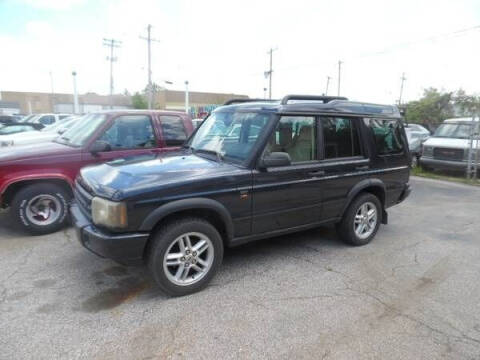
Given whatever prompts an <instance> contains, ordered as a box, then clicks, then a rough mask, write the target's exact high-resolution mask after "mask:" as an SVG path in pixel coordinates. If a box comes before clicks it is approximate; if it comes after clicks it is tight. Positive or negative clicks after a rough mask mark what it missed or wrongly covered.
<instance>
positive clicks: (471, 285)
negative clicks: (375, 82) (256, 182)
mask: <svg viewBox="0 0 480 360" xmlns="http://www.w3.org/2000/svg"><path fill="white" fill-rule="evenodd" d="M411 183H412V185H413V193H412V195H411V197H410V198H409V199H408V200H407V201H406V202H405V203H403V204H401V205H399V206H397V207H395V208H392V209H390V211H389V214H390V215H389V220H390V224H389V225H388V226H382V228H381V229H380V231H379V233H378V235H377V237H376V239H375V240H374V241H373V242H372V243H371V244H370V245H368V246H365V247H361V248H352V247H348V246H345V245H343V244H342V243H341V242H339V241H338V240H337V239H336V237H335V233H334V231H333V230H332V229H330V228H321V229H318V230H314V231H308V232H303V233H300V234H297V235H290V236H284V237H279V238H275V239H271V240H266V241H261V242H257V243H253V244H249V245H246V246H243V247H240V248H236V249H231V250H228V252H227V253H226V256H225V260H224V265H223V266H222V268H221V270H220V273H219V274H218V275H217V277H216V278H215V279H214V281H213V283H212V285H211V286H209V287H208V288H207V289H206V290H205V291H203V292H201V293H198V294H194V295H191V296H188V297H183V298H168V297H166V296H164V295H162V294H161V293H160V292H159V291H158V290H157V289H156V287H155V284H154V283H153V281H152V279H151V278H150V277H149V275H148V274H147V273H146V271H145V269H143V268H125V267H122V266H119V265H116V264H115V263H113V262H111V261H108V260H104V259H100V258H97V257H96V256H94V255H92V254H90V253H89V252H88V251H86V250H84V249H83V248H81V247H80V245H79V244H78V243H77V242H76V239H75V237H74V232H73V230H72V229H67V230H65V231H63V232H59V233H56V234H53V235H50V236H42V237H28V236H24V235H23V234H20V233H18V232H14V231H13V230H12V229H10V228H9V227H8V223H7V218H6V216H5V215H2V216H0V358H1V359H57V358H66V359H67V358H68V359H72V358H89V359H120V358H121V359H153V358H158V359H167V358H197V359H214V358H221V359H230V358H232V359H234V358H247V359H248V358H272V359H273V358H276V359H277V358H288V359H292V358H296V359H302V358H314V359H441V358H447V359H478V358H480V302H479V299H480V284H479V278H480V261H479V259H480V218H479V216H480V188H474V187H468V186H464V185H457V184H447V183H442V182H438V181H431V180H426V179H418V178H414V179H412V180H411Z"/></svg>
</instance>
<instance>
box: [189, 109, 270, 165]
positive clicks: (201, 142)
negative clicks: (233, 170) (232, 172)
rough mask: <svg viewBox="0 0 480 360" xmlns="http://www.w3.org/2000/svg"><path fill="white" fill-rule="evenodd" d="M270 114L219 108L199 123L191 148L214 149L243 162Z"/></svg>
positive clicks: (204, 151) (199, 151) (196, 150)
mask: <svg viewBox="0 0 480 360" xmlns="http://www.w3.org/2000/svg"><path fill="white" fill-rule="evenodd" d="M271 116H272V115H271V114H265V113H246V112H225V111H223V112H222V111H218V112H214V113H213V114H212V115H210V116H209V117H208V118H207V119H206V120H205V121H204V122H203V123H202V124H201V126H200V128H199V129H198V131H197V132H196V133H195V135H194V136H193V138H192V139H190V142H189V146H190V148H191V149H192V150H193V151H194V152H198V153H202V152H203V153H213V154H215V155H217V156H218V157H221V158H225V159H229V160H231V161H233V162H238V163H242V162H243V161H245V160H246V159H247V157H248V156H249V155H250V152H251V150H252V148H253V145H254V144H255V143H256V142H257V139H258V137H259V135H260V134H261V133H262V132H263V131H264V129H265V125H266V124H267V123H268V121H269V120H270V118H271Z"/></svg>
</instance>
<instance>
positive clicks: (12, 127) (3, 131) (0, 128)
mask: <svg viewBox="0 0 480 360" xmlns="http://www.w3.org/2000/svg"><path fill="white" fill-rule="evenodd" d="M42 127H43V126H42ZM37 129H38V126H37V124H29V123H26V124H18V123H8V124H0V147H1V146H5V145H2V138H3V137H2V135H11V134H18V133H21V132H26V131H29V132H30V131H34V132H36V131H38V130H37Z"/></svg>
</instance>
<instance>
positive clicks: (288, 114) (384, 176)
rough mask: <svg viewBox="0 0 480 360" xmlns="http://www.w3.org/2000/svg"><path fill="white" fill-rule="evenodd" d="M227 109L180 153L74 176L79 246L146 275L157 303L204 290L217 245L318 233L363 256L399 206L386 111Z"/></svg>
mask: <svg viewBox="0 0 480 360" xmlns="http://www.w3.org/2000/svg"><path fill="white" fill-rule="evenodd" d="M294 100H310V102H308V103H305V102H303V103H301V102H297V103H291V101H294ZM230 104H232V105H229V106H223V107H219V108H217V109H216V110H215V111H214V112H213V113H212V114H211V115H210V116H209V117H208V118H207V119H206V120H205V121H204V122H203V123H202V124H201V125H200V127H199V128H198V129H197V131H196V132H195V133H194V135H193V136H192V137H191V138H190V139H189V140H188V141H187V142H186V144H185V146H184V148H183V149H182V151H177V152H175V153H168V154H166V153H165V154H159V155H155V154H152V155H147V156H145V157H144V158H139V159H135V158H134V159H129V160H127V159H125V160H118V161H113V162H108V163H105V164H103V165H99V166H92V167H87V168H84V169H82V170H81V171H80V175H79V177H78V178H77V180H76V184H75V201H74V203H73V204H72V207H71V213H72V215H73V216H72V219H73V222H74V224H75V227H76V230H77V235H78V238H79V240H80V242H81V243H82V244H83V246H84V247H85V248H87V249H88V250H90V251H92V252H93V253H95V254H97V255H100V256H102V257H106V258H110V259H113V260H115V261H117V262H119V263H122V264H147V265H148V267H149V269H150V271H151V272H152V274H153V277H154V278H155V280H156V281H157V283H158V285H159V286H160V288H161V289H162V290H163V291H164V292H166V293H168V294H170V295H185V294H189V293H192V292H195V291H198V290H200V289H202V288H204V287H205V286H206V285H207V284H208V282H209V281H210V280H211V279H212V277H213V276H214V274H215V272H216V271H217V270H218V267H219V266H220V264H221V262H222V257H223V251H224V247H225V246H234V245H239V244H243V243H246V242H249V241H253V240H258V239H261V238H267V237H272V236H277V235H280V234H286V233H290V232H295V231H299V230H305V229H309V228H312V227H316V226H319V225H323V224H336V226H337V230H338V234H339V236H340V237H341V238H342V239H343V240H344V241H346V242H347V243H349V244H352V245H365V244H367V243H368V242H370V240H372V238H373V237H374V236H375V234H376V232H377V230H378V228H379V226H380V223H384V224H386V223H387V212H386V209H387V208H389V207H390V206H393V205H395V204H398V203H400V202H401V201H403V200H404V199H405V198H406V197H407V196H408V195H409V193H410V186H409V184H408V180H409V161H410V159H409V157H410V155H409V152H408V144H407V139H406V135H405V132H404V129H403V125H402V122H401V117H400V113H399V111H398V109H397V108H396V107H395V106H384V105H372V104H364V103H357V102H350V101H347V100H346V99H345V98H340V97H325V96H319V97H317V96H294V95H290V96H286V97H284V98H283V99H282V101H281V102H275V103H274V102H261V103H258V102H251V103H232V102H230ZM237 127H240V129H239V131H238V132H237V131H232V130H233V129H236V128H237Z"/></svg>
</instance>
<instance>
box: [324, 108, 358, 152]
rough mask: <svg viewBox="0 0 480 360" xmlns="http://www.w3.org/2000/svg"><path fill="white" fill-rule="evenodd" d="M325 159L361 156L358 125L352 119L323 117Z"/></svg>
mask: <svg viewBox="0 0 480 360" xmlns="http://www.w3.org/2000/svg"><path fill="white" fill-rule="evenodd" d="M322 126H323V143H324V153H325V159H336V158H347V157H354V156H361V151H360V143H359V139H358V131H357V127H356V126H355V124H354V123H353V120H352V119H349V118H343V117H325V118H322Z"/></svg>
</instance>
